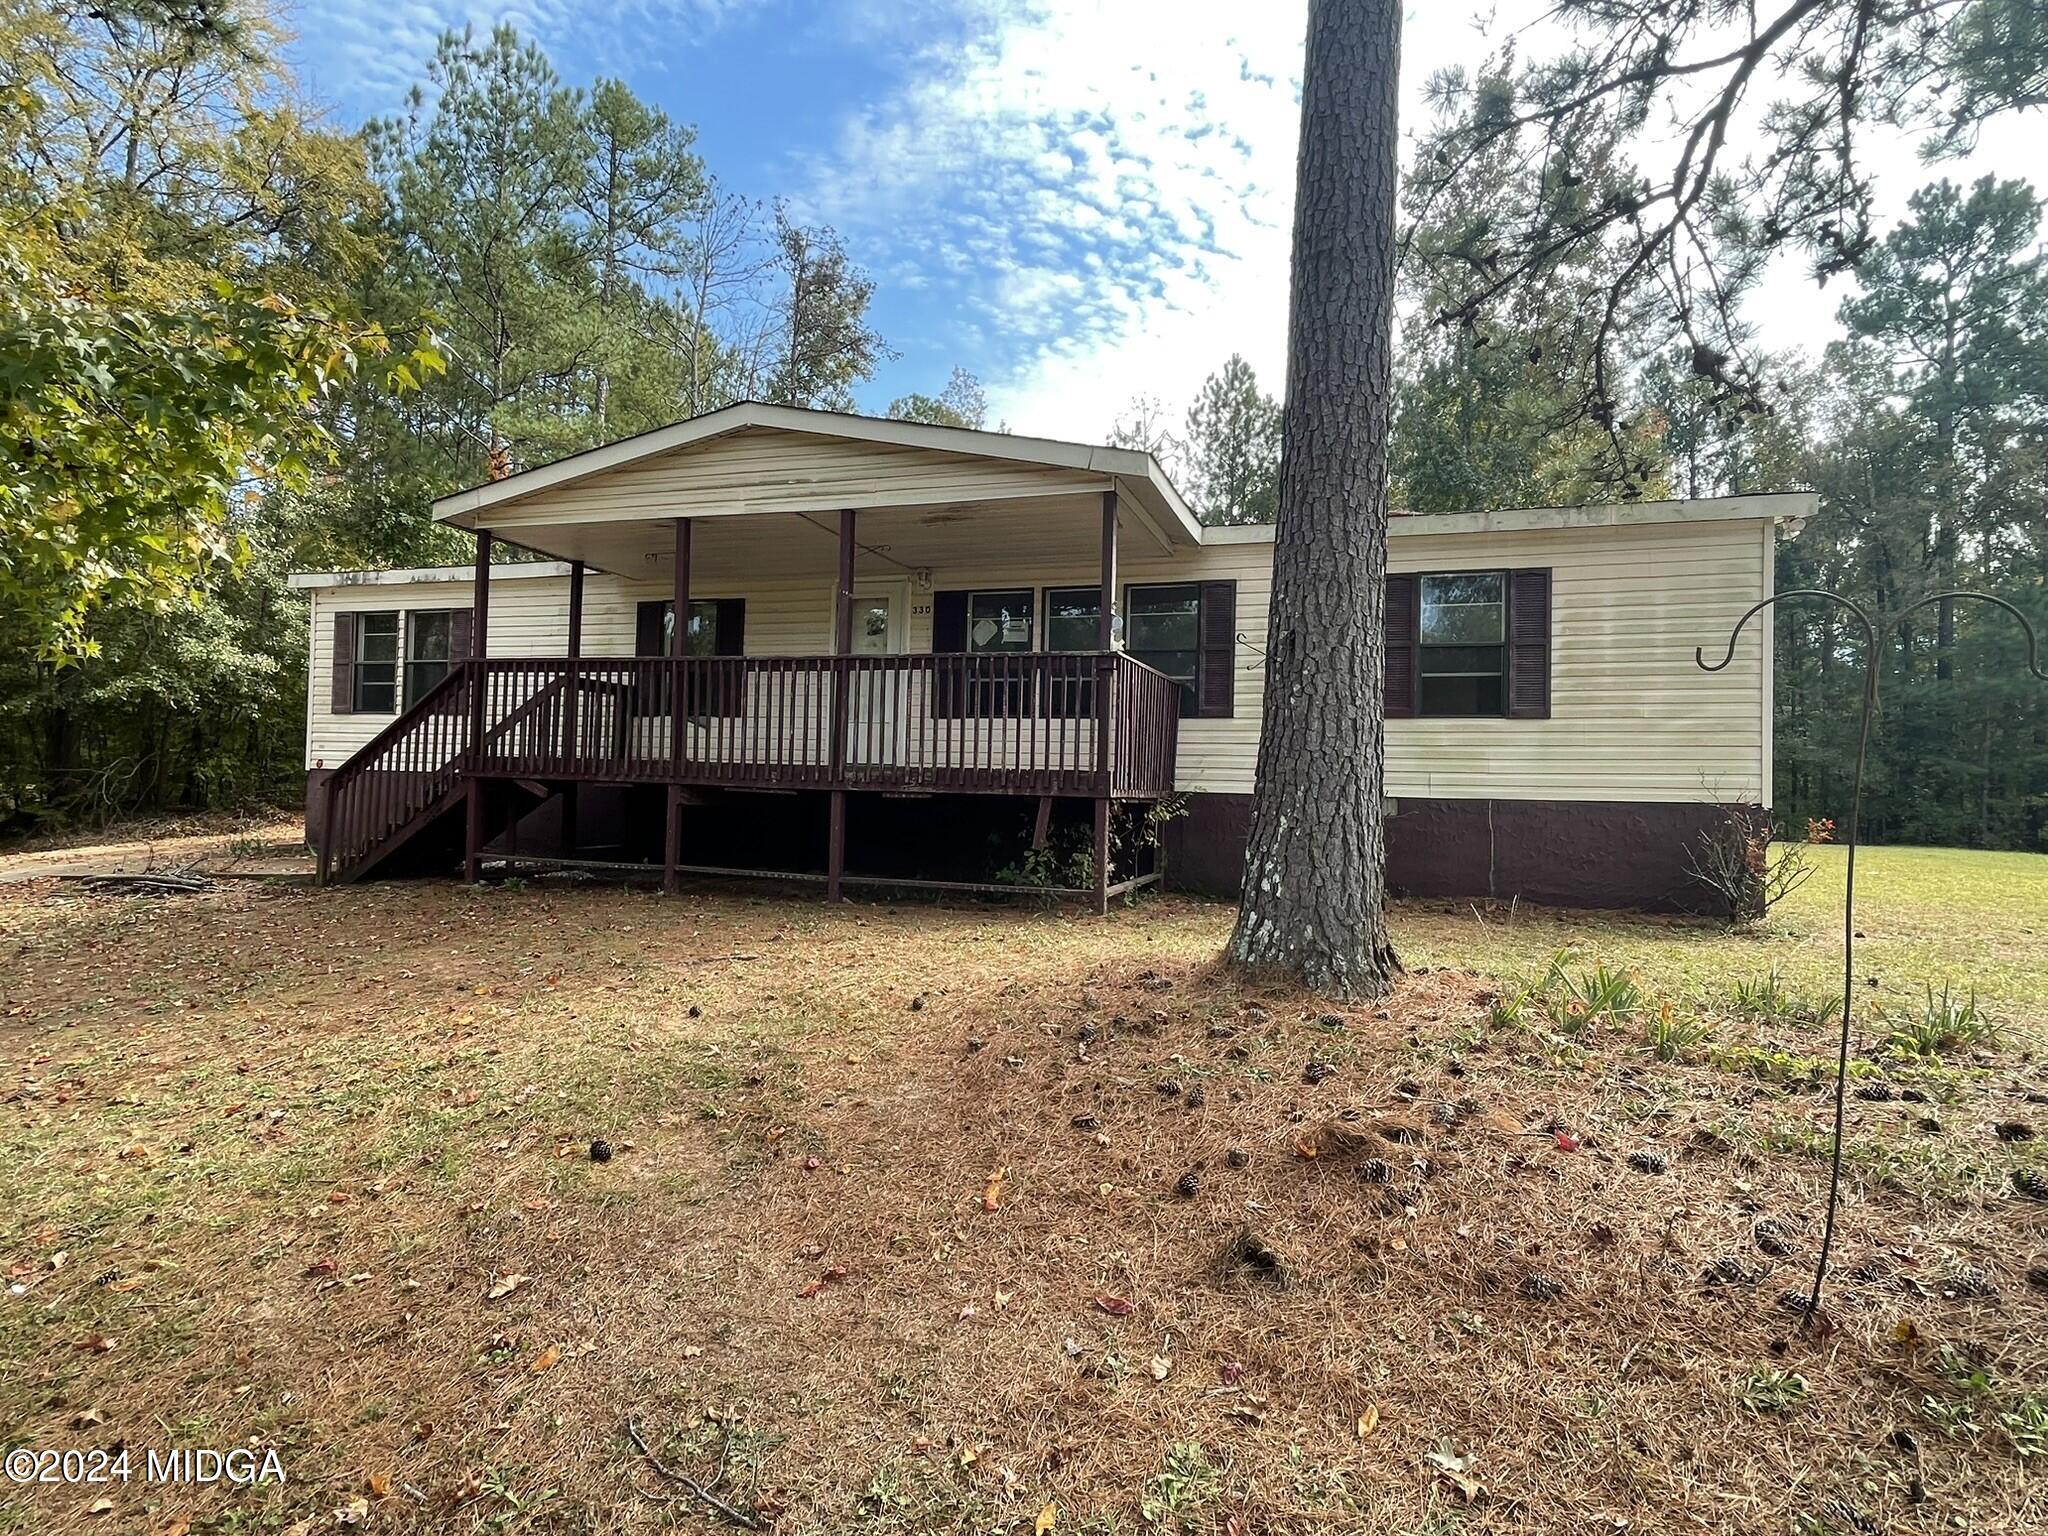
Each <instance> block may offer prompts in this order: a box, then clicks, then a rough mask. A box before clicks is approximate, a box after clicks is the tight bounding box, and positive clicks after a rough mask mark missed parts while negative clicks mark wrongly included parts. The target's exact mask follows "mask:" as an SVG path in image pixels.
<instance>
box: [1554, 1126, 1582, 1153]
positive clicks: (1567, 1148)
mask: <svg viewBox="0 0 2048 1536" xmlns="http://www.w3.org/2000/svg"><path fill="white" fill-rule="evenodd" d="M1557 1150H1558V1151H1560V1152H1576V1151H1578V1150H1579V1140H1578V1138H1577V1137H1576V1136H1574V1135H1572V1133H1571V1132H1570V1131H1559V1132H1558V1133H1557Z"/></svg>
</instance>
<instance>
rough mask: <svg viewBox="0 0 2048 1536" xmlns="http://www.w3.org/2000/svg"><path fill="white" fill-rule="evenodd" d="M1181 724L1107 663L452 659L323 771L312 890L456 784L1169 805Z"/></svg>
mask: <svg viewBox="0 0 2048 1536" xmlns="http://www.w3.org/2000/svg"><path fill="white" fill-rule="evenodd" d="M476 689H481V690H482V698H481V709H480V710H479V709H476V708H475V705H476V704H477V699H476V695H475V693H474V692H473V690H476ZM842 707H843V712H844V713H843V720H842V715H841V709H842ZM475 719H480V720H481V722H482V733H481V744H480V746H478V747H477V748H476V749H475V750H472V749H471V747H470V733H471V727H472V721H473V720H475ZM1179 724H1180V688H1179V685H1178V684H1176V683H1175V682H1174V681H1173V680H1172V679H1171V678H1169V677H1167V676H1165V675H1164V674H1162V673H1160V672H1158V671H1155V670H1154V669H1153V668H1151V667H1148V666H1146V665H1145V664H1144V663H1142V662H1139V661H1134V660H1132V659H1131V658H1130V657H1129V656H1125V655H1123V654H1121V653H1115V652H1100V651H1075V652H1066V651H1061V652H1043V651H1038V652H1023V653H1018V654H1012V655H974V656H968V655H946V656H930V655H926V656H718V657H682V658H677V659H666V658H657V657H589V656H584V657H578V658H577V659H575V660H574V661H569V660H564V659H557V658H551V657H523V656H521V657H491V658H489V659H487V660H483V661H469V662H462V663H458V664H457V665H456V666H455V667H454V668H452V669H451V670H450V671H449V674H448V675H447V676H446V677H445V678H443V679H442V680H441V681H440V682H439V683H437V684H436V685H435V686H434V687H433V688H432V689H431V690H429V691H428V692H427V694H426V695H425V696H424V697H422V698H421V699H420V700H419V702H418V703H416V704H414V705H413V707H412V708H411V709H409V710H407V711H406V712H405V713H404V714H402V715H400V716H399V717H398V718H397V719H396V720H394V721H392V722H391V724H390V725H388V726H386V727H385V728H384V730H382V731H381V732H379V733H378V735H377V736H376V737H375V738H373V739H372V740H371V741H370V743H369V744H368V745H366V746H365V747H363V748H362V749H361V750H360V751H358V752H357V753H355V755H354V756H352V757H350V758H349V759H348V760H347V761H346V762H344V763H343V764H342V765H341V766H340V767H339V768H337V769H336V770H335V772H334V774H333V776H332V777H330V778H329V780H328V782H327V791H326V795H327V817H326V831H325V835H324V836H323V838H322V840H321V849H320V858H321V877H322V879H326V878H328V876H329V874H330V872H346V871H348V870H349V869H350V868H351V867H352V866H354V865H356V864H357V863H359V862H360V861H362V860H363V859H365V858H366V857H368V856H370V855H371V854H372V853H373V852H374V851H375V850H376V849H377V848H378V847H379V846H381V845H382V844H384V843H385V842H387V841H388V840H390V839H393V838H396V837H398V836H401V835H402V834H403V833H404V832H405V831H406V830H407V828H408V827H409V826H410V825H411V824H412V823H414V822H415V821H416V820H418V819H419V818H420V817H422V816H424V815H427V814H429V813H430V812H431V811H432V810H433V808H434V807H435V806H436V805H437V804H438V803H439V802H441V801H444V800H446V799H447V798H448V797H449V796H450V795H452V794H453V793H454V791H455V790H456V789H457V788H458V787H459V785H460V783H461V781H462V776H463V774H464V773H465V772H469V773H475V774H480V775H485V776H491V777H501V778H518V779H534V780H586V781H600V782H605V783H628V784H630V783H661V784H686V785H700V786H723V787H730V788H742V789H750V788H752V789H877V790H913V791H918V790H922V791H934V792H954V793H959V792H965V793H987V794H1014V795H1075V796H1085V797H1096V796H1105V797H1107V796H1116V797H1125V798H1132V799H1151V798H1156V797H1158V796H1161V795H1165V794H1169V793H1171V792H1172V789H1173V773H1174V749H1175V743H1176V740H1177V737H1178V732H1179Z"/></svg>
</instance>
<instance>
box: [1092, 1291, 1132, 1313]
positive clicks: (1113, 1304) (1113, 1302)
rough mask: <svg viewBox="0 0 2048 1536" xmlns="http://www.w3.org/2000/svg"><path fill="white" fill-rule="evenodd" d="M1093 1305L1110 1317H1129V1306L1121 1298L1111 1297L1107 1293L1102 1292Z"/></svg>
mask: <svg viewBox="0 0 2048 1536" xmlns="http://www.w3.org/2000/svg"><path fill="white" fill-rule="evenodd" d="M1095 1305H1096V1306H1097V1307H1099V1308H1100V1309H1101V1310H1103V1311H1104V1312H1107V1313H1108V1314H1109V1315H1110V1316H1111V1317H1129V1316H1130V1315H1131V1304H1130V1303H1129V1302H1128V1301H1125V1300H1124V1299H1123V1297H1121V1296H1112V1295H1111V1294H1110V1293H1109V1292H1108V1291H1104V1292H1102V1293H1101V1294H1100V1295H1098V1296H1097V1297H1096V1298H1095Z"/></svg>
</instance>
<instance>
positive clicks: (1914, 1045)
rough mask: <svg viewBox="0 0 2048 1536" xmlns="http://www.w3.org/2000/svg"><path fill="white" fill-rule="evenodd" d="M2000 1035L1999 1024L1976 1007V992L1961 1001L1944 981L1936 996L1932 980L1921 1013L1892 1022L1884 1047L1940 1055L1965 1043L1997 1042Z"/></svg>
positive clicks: (1904, 1053) (1896, 1052)
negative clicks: (1939, 992) (1965, 1000)
mask: <svg viewBox="0 0 2048 1536" xmlns="http://www.w3.org/2000/svg"><path fill="white" fill-rule="evenodd" d="M1999 1034H2000V1032H1999V1027H1998V1026H1997V1025H1996V1024H1994V1023H1993V1022H1992V1021H1991V1020H1990V1019H1989V1018H1988V1017H1986V1016H1985V1014H1984V1011H1983V1010H1982V1009H1981V1008H1979V1007H1978V1006H1977V994H1976V993H1975V992H1972V993H1971V994H1970V998H1969V1001H1968V1002H1962V1001H1959V1000H1958V999H1957V998H1956V997H1955V996H1954V995H1953V994H1952V993H1951V992H1950V991H1949V987H1948V984H1947V983H1946V982H1944V983H1942V988H1941V995H1940V996H1939V997H1937V996H1935V993H1934V986H1933V984H1932V983H1931V982H1930V983H1929V984H1928V987H1927V998H1926V1001H1925V1002H1924V1003H1923V1004H1922V1005H1921V1009H1920V1012H1919V1013H1918V1014H1917V1015H1915V1016H1912V1017H1908V1018H1904V1019H1899V1020H1897V1021H1895V1022H1894V1023H1893V1024H1892V1030H1891V1034H1890V1035H1889V1036H1888V1037H1887V1038H1886V1040H1885V1049H1886V1050H1888V1051H1890V1052H1891V1054H1892V1055H1894V1056H1940V1055H1942V1054H1944V1053H1945V1052H1948V1051H1953V1050H1957V1049H1959V1048H1961V1047H1964V1046H1974V1045H1996V1044H1997V1043H1998V1040H1999Z"/></svg>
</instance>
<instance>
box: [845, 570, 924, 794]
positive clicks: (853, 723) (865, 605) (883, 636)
mask: <svg viewBox="0 0 2048 1536" xmlns="http://www.w3.org/2000/svg"><path fill="white" fill-rule="evenodd" d="M909 619H910V583H909V582H908V581H873V582H862V583H860V584H858V585H857V586H855V587H854V589H853V654H854V655H856V656H901V655H902V654H903V651H904V646H905V644H906V640H905V635H906V631H907V629H908V627H909ZM910 681H911V680H910V677H909V674H907V673H905V672H902V671H898V670H895V669H888V668H875V669H873V670H871V671H866V672H863V673H858V674H856V675H855V679H854V690H853V699H852V701H851V708H850V709H849V710H848V713H847V732H846V736H847V740H846V759H847V761H848V762H849V763H852V764H857V765H860V766H863V767H877V768H879V767H885V766H887V767H894V766H900V765H901V764H902V762H903V730H904V726H905V725H906V723H907V722H908V719H909V715H908V709H907V705H906V701H905V690H906V689H907V688H908V687H909V685H910Z"/></svg>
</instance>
